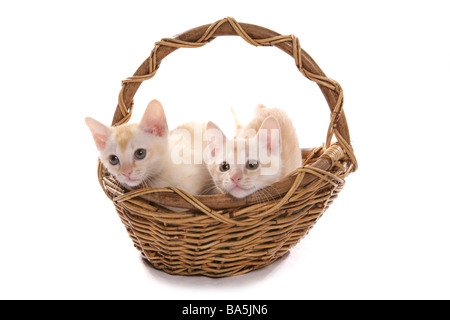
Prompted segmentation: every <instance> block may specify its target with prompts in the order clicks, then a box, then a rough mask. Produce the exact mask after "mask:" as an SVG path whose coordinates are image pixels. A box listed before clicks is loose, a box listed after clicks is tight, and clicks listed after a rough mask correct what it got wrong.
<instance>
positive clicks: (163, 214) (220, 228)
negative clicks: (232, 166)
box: [98, 17, 357, 277]
mask: <svg viewBox="0 0 450 320" xmlns="http://www.w3.org/2000/svg"><path fill="white" fill-rule="evenodd" d="M223 35H239V36H240V37H242V38H243V39H244V40H245V41H247V42H248V43H250V44H252V45H254V46H276V47H278V48H280V49H281V50H283V51H285V52H286V53H288V54H289V55H291V56H292V57H293V58H294V61H295V65H296V66H297V68H298V69H299V71H300V72H301V74H303V75H304V76H305V77H306V78H308V79H310V80H312V81H314V82H316V83H317V84H318V85H319V88H320V89H321V90H322V93H323V94H324V96H325V98H326V100H327V103H328V105H329V107H330V110H331V118H330V125H329V127H328V131H327V136H326V140H325V143H324V145H322V146H320V147H318V148H315V149H308V150H302V151H303V156H304V160H303V165H302V167H300V168H298V169H297V170H295V171H294V172H292V173H291V174H290V175H289V176H288V177H287V178H285V179H283V180H282V181H280V182H277V183H276V184H274V185H273V186H271V187H268V188H266V189H264V190H260V191H258V192H256V193H255V194H253V195H250V196H249V197H247V198H244V199H235V198H232V197H231V196H229V195H224V194H223V195H211V196H198V195H191V194H188V193H186V192H185V191H183V190H180V189H177V188H172V187H167V188H158V189H153V188H149V187H146V188H140V189H135V190H127V189H125V188H124V187H122V186H121V185H119V184H118V182H117V181H116V180H115V179H114V177H113V176H112V175H110V174H109V173H108V171H107V170H106V169H105V168H104V167H103V166H102V164H101V163H99V166H98V178H99V182H100V185H101V187H102V189H103V190H104V191H105V193H106V195H107V196H108V197H109V198H110V199H111V200H112V202H113V203H114V205H115V207H116V211H117V213H118V214H119V216H120V218H121V220H122V222H123V224H124V225H125V227H126V230H127V231H128V233H129V235H130V237H131V239H132V240H133V242H134V245H135V247H136V248H137V249H138V250H139V251H140V252H141V253H142V255H143V256H144V257H145V258H146V259H147V260H148V261H149V262H150V263H151V264H152V265H153V266H154V267H156V268H158V269H161V270H164V271H166V272H168V273H171V274H179V275H205V276H209V277H224V276H234V275H239V274H243V273H246V272H249V271H251V270H255V269H259V268H262V267H264V266H266V265H268V264H270V263H272V262H273V261H275V260H277V259H278V258H280V257H282V256H283V255H284V254H285V253H287V252H288V250H289V249H290V248H292V247H293V246H295V245H296V244H297V243H298V242H299V241H300V240H301V239H302V238H303V237H304V236H305V235H306V234H307V233H308V231H309V230H310V229H311V228H312V227H313V226H314V224H315V223H316V221H317V220H318V219H319V218H320V217H321V215H322V214H323V213H324V211H325V210H326V209H327V208H328V207H329V206H330V204H331V203H332V202H333V200H334V199H335V198H336V196H337V195H338V193H339V192H340V191H341V190H342V188H343V186H344V179H345V178H346V177H347V176H348V175H349V174H350V173H351V172H354V171H355V170H356V168H357V162H356V158H355V155H354V153H353V148H352V146H351V144H350V135H349V132H348V126H347V122H346V119H345V115H344V112H343V92H342V88H341V86H340V85H339V84H338V83H337V82H336V81H334V80H332V79H330V78H328V77H326V76H325V74H324V73H323V72H322V71H321V70H320V68H319V67H318V66H317V64H316V63H315V62H314V61H313V60H312V58H311V57H310V56H309V55H308V54H307V53H306V52H305V51H304V50H303V49H301V47H300V43H299V40H298V38H297V37H295V36H293V35H288V36H283V35H279V34H277V33H276V32H274V31H271V30H268V29H265V28H262V27H259V26H255V25H250V24H243V23H238V22H236V21H235V20H234V19H233V18H229V17H228V18H225V19H222V20H219V21H217V22H215V23H213V24H211V25H205V26H201V27H197V28H194V29H191V30H189V31H186V32H185V33H183V34H180V35H178V36H176V37H175V38H165V39H162V40H161V41H158V42H157V43H156V44H155V47H154V49H153V51H152V52H151V54H150V56H149V57H148V59H146V60H145V61H144V63H143V64H142V65H141V66H140V67H139V69H138V70H137V71H136V73H135V74H134V75H133V76H132V77H129V78H127V79H125V80H124V81H123V82H122V89H121V91H120V93H119V102H118V106H117V108H116V112H115V115H114V119H113V123H112V124H113V125H120V124H124V123H126V122H128V121H129V119H130V117H131V113H132V108H133V97H134V94H135V93H136V91H137V89H138V88H139V85H140V84H141V83H142V82H143V81H145V80H148V79H150V78H152V77H153V76H154V75H155V73H156V71H157V70H158V68H159V65H160V63H161V60H162V59H163V58H164V57H166V56H167V55H168V54H170V53H171V52H173V51H174V50H176V49H178V48H197V47H201V46H203V45H205V44H207V43H209V42H211V41H212V40H213V39H215V37H217V36H223ZM294 120H295V119H294ZM333 137H335V138H336V140H337V141H336V142H333V143H332V141H331V140H332V138H333ZM163 206H170V207H177V208H184V209H189V210H187V211H183V212H172V211H171V210H169V209H167V208H165V207H163Z"/></svg>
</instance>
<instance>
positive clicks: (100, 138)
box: [93, 133, 108, 150]
mask: <svg viewBox="0 0 450 320" xmlns="http://www.w3.org/2000/svg"><path fill="white" fill-rule="evenodd" d="M93 136H94V140H95V144H96V145H97V148H98V149H100V150H103V149H105V147H106V140H107V139H108V137H107V136H105V135H103V134H100V133H95V134H94V135H93Z"/></svg>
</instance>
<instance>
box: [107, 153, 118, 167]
mask: <svg viewBox="0 0 450 320" xmlns="http://www.w3.org/2000/svg"><path fill="white" fill-rule="evenodd" d="M109 163H111V164H112V165H113V166H115V165H116V164H119V158H118V157H117V156H116V155H114V154H112V155H110V156H109Z"/></svg>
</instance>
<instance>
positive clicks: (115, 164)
mask: <svg viewBox="0 0 450 320" xmlns="http://www.w3.org/2000/svg"><path fill="white" fill-rule="evenodd" d="M86 123H87V125H88V126H89V129H90V130H91V132H92V135H93V137H94V140H95V143H96V145H97V149H98V150H99V151H100V160H101V161H102V163H103V165H104V166H105V167H106V168H107V169H108V171H109V172H110V173H111V174H112V175H114V177H115V178H116V179H117V181H119V182H120V183H121V184H125V185H128V186H130V187H135V186H138V185H140V184H141V183H143V182H145V181H146V180H149V179H152V178H153V177H155V176H157V175H158V174H159V172H160V171H161V170H162V168H163V167H164V164H165V159H166V155H167V145H168V138H167V136H168V135H167V122H166V119H165V115H164V111H163V109H162V106H161V104H160V103H159V102H157V101H156V100H154V101H152V102H151V103H150V104H149V105H148V107H147V110H146V111H145V113H144V116H143V118H142V120H141V122H140V123H134V124H125V125H121V126H117V127H108V126H105V125H103V124H101V123H99V122H98V121H96V120H94V119H91V118H86Z"/></svg>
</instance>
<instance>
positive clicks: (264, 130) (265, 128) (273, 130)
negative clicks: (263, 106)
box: [258, 116, 281, 154]
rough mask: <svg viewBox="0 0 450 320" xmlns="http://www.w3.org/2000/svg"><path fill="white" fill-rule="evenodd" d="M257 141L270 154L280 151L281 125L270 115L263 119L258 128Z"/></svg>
mask: <svg viewBox="0 0 450 320" xmlns="http://www.w3.org/2000/svg"><path fill="white" fill-rule="evenodd" d="M258 141H259V143H260V146H261V147H263V148H265V149H267V151H268V152H270V154H273V153H279V152H281V127H280V124H279V123H278V121H277V119H275V118H274V117H272V116H270V117H267V118H266V119H265V120H264V121H263V123H262V124H261V127H260V128H259V130H258Z"/></svg>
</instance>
